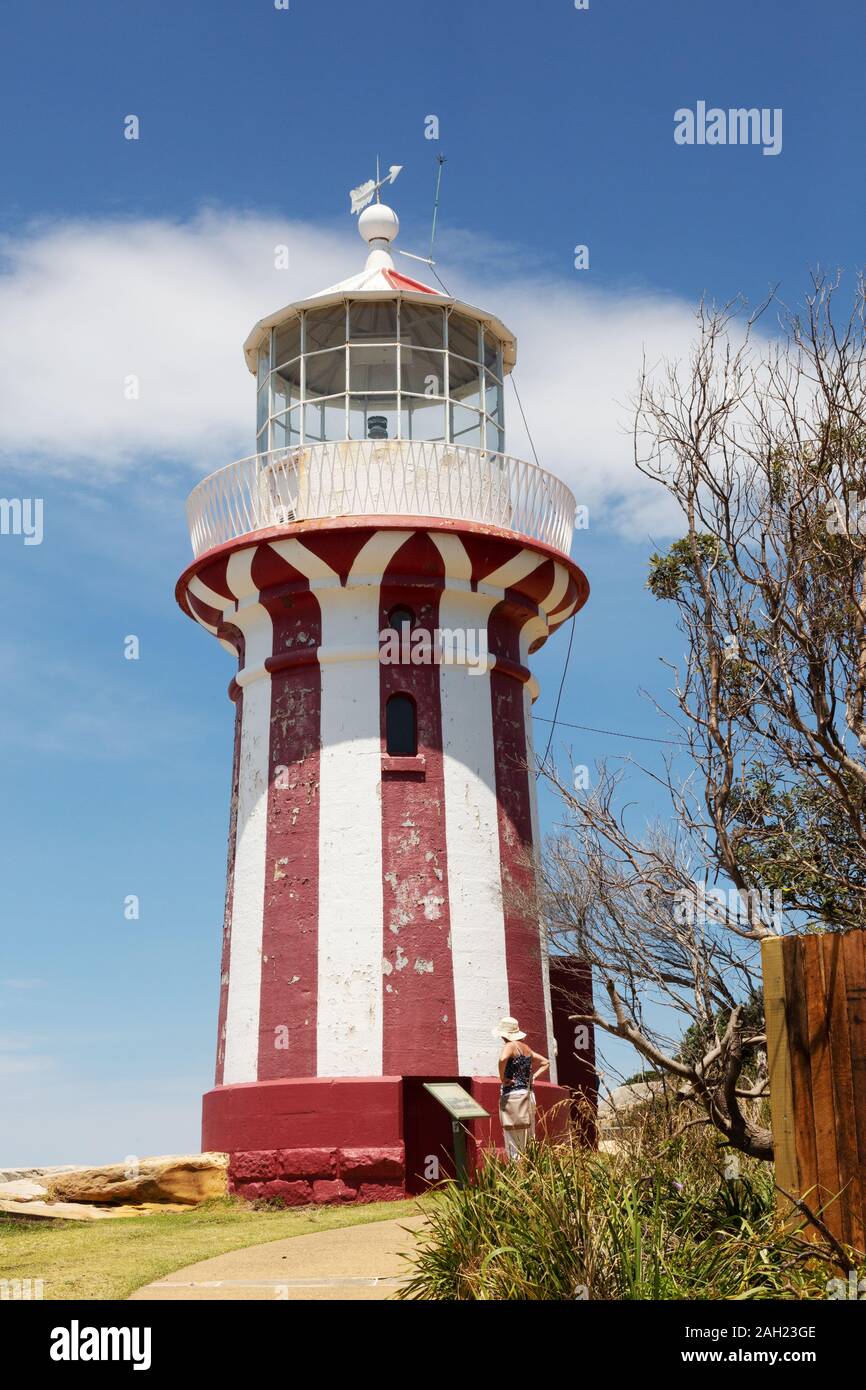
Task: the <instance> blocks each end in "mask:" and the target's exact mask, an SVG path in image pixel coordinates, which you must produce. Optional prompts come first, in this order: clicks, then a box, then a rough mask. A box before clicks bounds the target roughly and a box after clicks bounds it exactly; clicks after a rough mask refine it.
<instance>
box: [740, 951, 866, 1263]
mask: <svg viewBox="0 0 866 1390" xmlns="http://www.w3.org/2000/svg"><path fill="white" fill-rule="evenodd" d="M762 957H763V969H764V1006H765V1011H766V1022H767V1057H768V1065H769V1073H770V1112H771V1117H772V1126H773V1142H774V1147H775V1154H776V1182H777V1184H778V1185H779V1187H780V1188H784V1189H785V1191H786V1192H790V1193H791V1194H793V1195H795V1196H798V1197H800V1198H802V1199H803V1200H804V1201H805V1202H807V1203H808V1205H809V1206H810V1207H811V1209H812V1211H814V1212H816V1213H818V1214H819V1215H820V1217H821V1219H822V1220H823V1222H824V1223H825V1224H826V1226H827V1228H828V1229H829V1230H830V1231H832V1233H833V1235H834V1236H836V1238H837V1239H838V1240H840V1241H843V1242H844V1243H845V1244H847V1245H851V1246H854V1247H855V1248H856V1249H858V1250H864V1249H866V931H861V930H858V931H850V932H846V933H844V934H842V933H838V932H825V933H818V934H815V935H811V936H779V937H772V938H768V939H767V940H766V941H764V942H763V944H762ZM780 1206H781V1207H782V1208H783V1209H784V1210H786V1211H790V1203H788V1202H787V1201H785V1199H784V1198H783V1197H781V1196H780ZM815 1234H817V1233H815Z"/></svg>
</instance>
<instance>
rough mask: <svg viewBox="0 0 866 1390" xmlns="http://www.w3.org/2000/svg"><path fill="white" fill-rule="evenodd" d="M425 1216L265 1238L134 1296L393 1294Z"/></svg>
mask: <svg viewBox="0 0 866 1390" xmlns="http://www.w3.org/2000/svg"><path fill="white" fill-rule="evenodd" d="M423 1225H424V1217H423V1216H404V1217H400V1218H398V1219H397V1220H396V1221H369V1222H367V1223H366V1224H365V1225H363V1226H345V1227H342V1228H339V1229H337V1230H333V1231H314V1232H311V1233H310V1234H309V1235H304V1236H291V1237H290V1238H289V1239H288V1240H273V1241H268V1243H267V1244H265V1245H250V1246H247V1247H246V1249H243V1250H232V1251H230V1252H229V1253H228V1254H226V1255H216V1256H215V1257H214V1258H213V1259H211V1260H201V1261H200V1262H199V1263H198V1264H194V1265H187V1267H186V1269H178V1270H175V1272H174V1273H173V1274H167V1275H166V1276H165V1278H164V1279H158V1280H156V1281H155V1282H154V1283H153V1284H145V1286H144V1288H141V1289H137V1290H136V1291H135V1293H134V1294H132V1295H131V1298H132V1299H133V1300H142V1299H148V1300H149V1299H159V1300H160V1301H165V1300H168V1299H173V1300H174V1299H178V1300H183V1299H195V1300H208V1301H219V1300H234V1299H239V1298H240V1299H264V1300H271V1301H274V1300H276V1301H278V1302H298V1301H313V1300H315V1301H342V1300H353V1301H357V1300H360V1299H379V1300H381V1299H386V1298H389V1297H391V1296H392V1295H393V1294H394V1292H395V1291H396V1289H397V1288H398V1287H399V1286H400V1283H401V1282H402V1281H403V1280H405V1279H406V1278H407V1277H408V1275H409V1273H410V1266H409V1262H408V1261H407V1260H406V1259H405V1258H403V1256H404V1255H406V1254H409V1253H410V1252H411V1250H412V1248H413V1246H414V1243H415V1237H414V1234H413V1233H414V1232H415V1231H418V1230H420V1228H421V1227H422V1226H423Z"/></svg>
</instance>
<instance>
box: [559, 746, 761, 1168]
mask: <svg viewBox="0 0 866 1390" xmlns="http://www.w3.org/2000/svg"><path fill="white" fill-rule="evenodd" d="M547 776H548V777H549V779H550V780H551V782H552V783H553V784H554V785H555V787H556V789H557V792H558V794H559V797H560V799H561V808H562V820H561V824H560V827H559V829H558V830H557V832H556V834H554V835H553V836H551V837H550V838H549V839H548V842H547V845H546V853H545V855H544V856H543V859H542V863H541V865H540V866H539V870H538V883H539V891H540V897H541V904H540V905H541V910H542V915H543V917H544V920H545V921H546V923H547V927H548V931H549V934H550V944H551V946H552V948H553V950H554V951H556V952H557V954H560V955H563V954H564V955H574V956H576V957H579V958H580V959H581V960H585V961H587V962H589V964H591V965H592V967H593V969H594V971H595V972H596V974H597V975H599V976H600V977H601V978H602V979H603V981H604V985H605V994H606V999H605V1002H604V1007H596V1008H595V1009H594V1010H593V1011H591V1012H589V1013H587V1012H580V1013H578V1014H575V1015H574V1019H575V1021H576V1022H585V1023H592V1024H594V1025H595V1026H596V1027H598V1028H602V1029H603V1030H605V1031H606V1032H608V1033H611V1034H614V1035H615V1036H617V1037H620V1038H622V1039H624V1040H625V1041H626V1042H628V1043H631V1044H632V1046H633V1047H634V1048H635V1049H636V1050H637V1052H638V1053H639V1054H640V1055H641V1056H642V1057H643V1058H645V1059H646V1061H647V1062H649V1064H650V1066H651V1067H652V1068H653V1069H654V1070H655V1071H657V1072H658V1073H660V1074H661V1075H662V1076H667V1077H669V1078H671V1080H672V1082H673V1085H674V1087H675V1095H676V1098H677V1100H679V1101H681V1102H693V1103H694V1104H695V1105H696V1106H698V1107H700V1113H701V1114H702V1115H703V1119H704V1121H705V1122H706V1123H708V1124H709V1123H711V1124H713V1125H715V1126H716V1128H717V1129H718V1130H719V1131H720V1133H721V1134H722V1135H723V1136H724V1138H725V1139H726V1140H727V1141H728V1143H729V1144H731V1145H732V1146H733V1147H735V1148H737V1149H740V1150H742V1151H743V1152H745V1153H749V1154H751V1155H753V1156H754V1157H756V1158H763V1159H768V1158H771V1157H772V1152H773V1150H772V1138H771V1135H770V1133H769V1131H768V1130H767V1128H766V1127H765V1126H764V1125H762V1124H761V1123H760V1119H759V1110H760V1106H759V1102H760V1101H761V1100H762V1099H763V1098H764V1097H765V1095H766V1084H767V1078H766V1056H765V1051H764V1044H765V1038H764V1034H763V1027H762V1024H761V1018H762V1005H761V996H760V962H759V958H758V948H757V942H756V940H755V936H754V928H753V926H752V924H751V921H750V916H749V915H747V914H746V911H745V909H744V906H743V905H742V904H741V903H740V901H739V898H738V895H736V894H721V893H718V892H716V891H713V890H710V891H706V890H705V889H704V887H703V885H702V880H701V878H700V871H699V864H700V852H701V846H700V843H699V842H698V843H695V842H694V837H692V836H690V835H689V833H688V832H687V831H680V833H679V834H677V833H675V832H671V831H670V830H668V829H667V828H665V827H662V826H656V827H650V829H649V830H648V832H647V833H646V834H645V835H644V837H643V838H642V839H641V838H637V837H636V836H635V835H634V834H633V833H632V832H631V831H630V830H629V828H628V827H627V825H626V813H625V812H624V811H623V810H621V809H617V802H618V800H619V796H618V792H619V782H620V776H621V774H620V775H618V774H614V773H611V772H610V771H609V770H608V769H607V767H605V766H604V765H599V768H598V779H597V782H596V784H595V786H594V787H593V789H592V790H591V791H588V792H586V793H577V792H575V791H573V790H572V789H571V788H569V787H568V786H567V785H566V784H565V783H564V782H562V781H560V780H559V779H558V777H557V776H556V774H555V773H554V772H552V771H550V770H548V772H547ZM672 785H673V784H672ZM678 794H679V793H678ZM768 930H769V928H768ZM671 1025H675V1026H676V1033H671V1032H666V1031H665V1029H666V1028H670V1027H671ZM684 1028H685V1031H684ZM697 1119H698V1117H697V1116H696V1115H695V1114H693V1113H692V1112H689V1113H688V1114H687V1115H686V1117H685V1123H687V1124H689V1123H695V1122H697Z"/></svg>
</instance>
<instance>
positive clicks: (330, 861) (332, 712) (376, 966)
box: [316, 531, 410, 1076]
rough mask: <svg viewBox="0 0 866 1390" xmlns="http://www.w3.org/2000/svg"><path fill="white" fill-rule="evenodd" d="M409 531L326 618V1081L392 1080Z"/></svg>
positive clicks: (358, 564) (356, 571) (322, 1048)
mask: <svg viewBox="0 0 866 1390" xmlns="http://www.w3.org/2000/svg"><path fill="white" fill-rule="evenodd" d="M409 535H410V532H408V531H377V532H376V533H375V534H374V535H373V536H371V537H370V539H369V540H368V541H367V542H366V544H365V545H364V546H363V547H362V548H361V550H360V552H359V553H358V556H357V558H356V560H355V563H354V564H353V566H352V569H351V571H350V573H349V576H348V579H347V581H346V587H345V588H339V587H328V588H325V589H320V588H318V586H317V587H316V597H317V598H318V600H319V604H320V606H321V612H322V645H321V647H320V648H319V662H320V665H321V680H322V695H321V701H322V704H321V708H322V715H321V732H322V751H321V758H320V764H319V989H318V1019H317V1030H316V1049H317V1066H316V1071H317V1074H318V1075H319V1076H381V1074H382V921H383V885H382V817H381V809H380V808H381V791H382V743H381V711H380V690H379V644H378V634H379V602H380V599H379V596H380V592H381V585H382V576H383V574H384V573H385V570H386V569H387V567H388V564H389V562H390V560H391V559H392V557H393V555H394V554H395V552H396V551H397V550H398V549H399V547H400V546H401V545H402V544H403V543H404V541H406V540H407V539H408V538H409Z"/></svg>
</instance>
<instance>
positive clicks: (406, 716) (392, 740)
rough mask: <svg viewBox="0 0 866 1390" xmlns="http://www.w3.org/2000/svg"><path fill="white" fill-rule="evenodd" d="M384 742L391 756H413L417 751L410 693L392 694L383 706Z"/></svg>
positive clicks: (416, 737) (416, 730) (413, 709)
mask: <svg viewBox="0 0 866 1390" xmlns="http://www.w3.org/2000/svg"><path fill="white" fill-rule="evenodd" d="M385 743H386V746H387V750H388V753H389V755H390V756H391V757H392V758H414V757H415V756H416V754H417V752H418V720H417V715H416V711H415V701H414V700H413V699H412V697H411V696H410V695H392V696H390V698H389V700H388V703H387V705H386V706H385Z"/></svg>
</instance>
